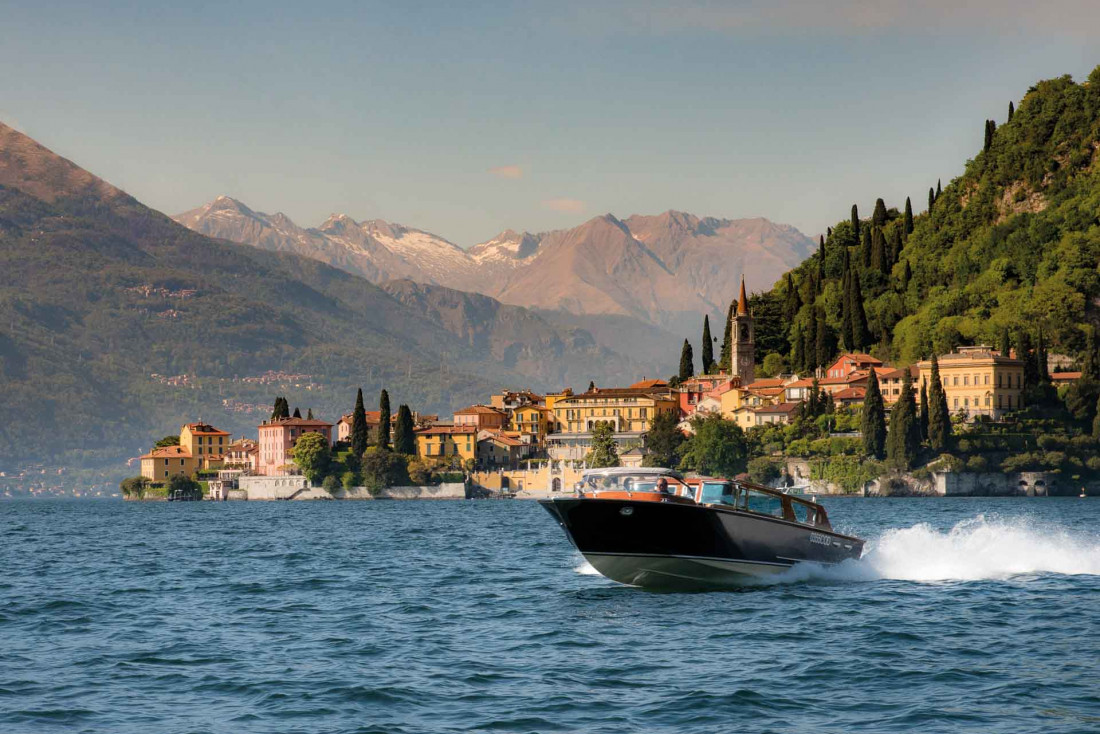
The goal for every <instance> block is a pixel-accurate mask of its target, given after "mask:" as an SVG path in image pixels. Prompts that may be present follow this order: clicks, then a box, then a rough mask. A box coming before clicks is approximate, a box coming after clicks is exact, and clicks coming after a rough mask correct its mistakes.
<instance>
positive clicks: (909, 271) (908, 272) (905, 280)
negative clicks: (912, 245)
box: [901, 260, 913, 289]
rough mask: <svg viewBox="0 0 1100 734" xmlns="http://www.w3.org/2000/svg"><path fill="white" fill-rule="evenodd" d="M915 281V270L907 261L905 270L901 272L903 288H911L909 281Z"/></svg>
mask: <svg viewBox="0 0 1100 734" xmlns="http://www.w3.org/2000/svg"><path fill="white" fill-rule="evenodd" d="M912 279H913V268H911V267H909V261H908V260H906V261H905V269H904V270H902V271H901V287H902V288H903V289H905V288H908V287H909V281H911V280H912Z"/></svg>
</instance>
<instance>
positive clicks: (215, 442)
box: [180, 423, 230, 469]
mask: <svg viewBox="0 0 1100 734" xmlns="http://www.w3.org/2000/svg"><path fill="white" fill-rule="evenodd" d="M229 438H230V434H229V433H228V432H227V431H222V430H219V429H217V428H214V426H211V425H209V424H207V423H188V424H187V425H185V426H183V427H182V428H180V446H181V447H183V448H184V449H186V450H187V451H188V452H189V453H190V454H191V456H193V457H194V458H195V460H196V461H197V462H198V464H199V468H200V469H209V468H210V466H211V465H212V464H217V465H220V464H221V461H222V456H223V455H224V454H225V452H226V450H227V449H228V448H229Z"/></svg>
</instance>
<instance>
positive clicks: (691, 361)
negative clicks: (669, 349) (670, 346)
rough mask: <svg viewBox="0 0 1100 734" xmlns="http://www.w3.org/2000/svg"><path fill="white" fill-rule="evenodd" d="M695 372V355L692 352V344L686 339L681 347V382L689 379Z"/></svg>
mask: <svg viewBox="0 0 1100 734" xmlns="http://www.w3.org/2000/svg"><path fill="white" fill-rule="evenodd" d="M694 374H695V357H694V355H693V354H692V352H691V344H690V343H689V342H688V340H687V339H684V346H683V347H682V348H681V349H680V382H683V381H684V380H687V379H688V378H690V377H692V376H693V375H694Z"/></svg>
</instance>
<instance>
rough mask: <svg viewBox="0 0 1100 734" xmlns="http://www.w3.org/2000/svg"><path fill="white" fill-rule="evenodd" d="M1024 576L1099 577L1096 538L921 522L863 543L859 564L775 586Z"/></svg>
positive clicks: (1029, 527) (798, 571)
mask: <svg viewBox="0 0 1100 734" xmlns="http://www.w3.org/2000/svg"><path fill="white" fill-rule="evenodd" d="M1029 574H1065V575H1076V574H1090V575H1100V536H1097V535H1091V536H1086V535H1082V534H1074V533H1070V532H1068V531H1067V530H1066V529H1065V528H1061V527H1058V526H1043V525H1039V524H1035V523H1031V522H1028V521H1026V520H1019V519H1015V520H1000V519H987V518H986V517H985V516H984V515H979V516H977V517H974V518H971V519H969V520H964V521H962V522H960V523H958V524H957V525H955V526H954V527H953V528H951V529H950V530H948V531H946V532H944V531H940V530H936V529H934V528H933V527H932V526H930V525H928V524H924V523H922V524H919V525H914V526H912V527H909V528H899V529H894V530H888V531H886V532H885V533H883V534H882V535H881V536H879V537H878V538H876V539H874V540H873V541H871V542H870V543H868V547H867V549H866V550H865V551H864V554H863V558H862V559H860V560H859V561H846V562H844V563H842V564H840V565H838V566H834V567H831V568H825V567H820V566H805V565H803V566H799V567H796V568H793V569H791V570H790V571H788V572H785V573H783V574H780V575H779V576H777V577H776V578H775V579H774V581H775V582H778V583H790V582H797V581H806V580H815V579H820V580H836V581H874V580H877V579H897V580H903V581H922V582H934V581H978V580H983V579H1007V578H1011V577H1013V576H1021V575H1029Z"/></svg>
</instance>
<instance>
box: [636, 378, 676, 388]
mask: <svg viewBox="0 0 1100 734" xmlns="http://www.w3.org/2000/svg"><path fill="white" fill-rule="evenodd" d="M655 387H668V382H667V381H666V380H661V379H655V380H642V381H641V382H635V383H634V384H633V385H631V386H630V389H631V390H652V389H653V388H655Z"/></svg>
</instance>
